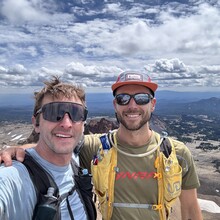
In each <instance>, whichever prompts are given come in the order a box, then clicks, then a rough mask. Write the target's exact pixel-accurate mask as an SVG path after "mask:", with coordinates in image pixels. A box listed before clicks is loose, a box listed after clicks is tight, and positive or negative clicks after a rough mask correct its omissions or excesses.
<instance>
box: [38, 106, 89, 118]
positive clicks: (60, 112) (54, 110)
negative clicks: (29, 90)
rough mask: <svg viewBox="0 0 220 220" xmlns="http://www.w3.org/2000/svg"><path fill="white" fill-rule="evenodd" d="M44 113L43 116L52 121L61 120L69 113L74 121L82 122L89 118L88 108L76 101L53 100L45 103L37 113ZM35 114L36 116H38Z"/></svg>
mask: <svg viewBox="0 0 220 220" xmlns="http://www.w3.org/2000/svg"><path fill="white" fill-rule="evenodd" d="M40 113H42V114H43V118H44V119H45V120H47V121H51V122H59V121H61V120H62V119H63V117H64V115H65V114H66V113H67V114H68V115H69V117H70V119H71V120H72V121H73V122H82V121H85V120H86V118H87V114H88V110H87V108H86V107H84V106H83V105H81V104H78V103H75V102H51V103H48V104H45V105H43V106H42V107H41V108H40V109H39V110H38V111H37V112H36V115H38V114H40ZM36 115H35V116H36Z"/></svg>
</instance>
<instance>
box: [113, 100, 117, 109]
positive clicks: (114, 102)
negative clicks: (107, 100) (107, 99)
mask: <svg viewBox="0 0 220 220" xmlns="http://www.w3.org/2000/svg"><path fill="white" fill-rule="evenodd" d="M116 104H117V103H116V100H115V99H113V106H114V108H115V109H116Z"/></svg>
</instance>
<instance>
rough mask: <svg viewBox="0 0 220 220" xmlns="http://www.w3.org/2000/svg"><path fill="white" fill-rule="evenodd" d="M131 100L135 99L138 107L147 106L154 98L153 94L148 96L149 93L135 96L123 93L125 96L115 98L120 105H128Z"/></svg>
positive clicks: (119, 95)
mask: <svg viewBox="0 0 220 220" xmlns="http://www.w3.org/2000/svg"><path fill="white" fill-rule="evenodd" d="M131 98H133V99H134V101H135V103H136V104H137V105H146V104H148V103H149V102H150V101H151V99H153V98H154V97H153V96H152V95H151V94H147V93H136V94H133V95H130V94H126V93H123V94H118V95H116V96H115V99H116V102H117V104H119V105H128V103H129V102H130V100H131Z"/></svg>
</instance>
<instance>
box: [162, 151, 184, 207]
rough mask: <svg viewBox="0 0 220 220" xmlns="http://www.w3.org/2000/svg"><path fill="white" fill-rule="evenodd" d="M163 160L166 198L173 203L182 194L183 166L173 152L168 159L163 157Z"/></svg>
mask: <svg viewBox="0 0 220 220" xmlns="http://www.w3.org/2000/svg"><path fill="white" fill-rule="evenodd" d="M163 162H164V164H163V169H164V172H163V182H164V199H165V201H166V202H168V203H171V202H172V201H173V200H174V199H175V198H177V197H179V196H180V194H181V185H182V167H181V166H180V165H179V163H178V161H177V159H176V157H174V156H173V154H172V153H171V155H170V157H169V158H168V159H167V158H165V157H163Z"/></svg>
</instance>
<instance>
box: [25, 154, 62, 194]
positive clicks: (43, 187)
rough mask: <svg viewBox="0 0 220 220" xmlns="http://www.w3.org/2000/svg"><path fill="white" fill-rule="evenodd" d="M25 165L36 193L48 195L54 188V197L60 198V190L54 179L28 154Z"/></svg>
mask: <svg viewBox="0 0 220 220" xmlns="http://www.w3.org/2000/svg"><path fill="white" fill-rule="evenodd" d="M23 164H24V165H25V166H26V168H27V170H28V172H29V174H30V177H31V180H32V182H33V184H34V186H35V189H36V192H37V194H38V193H41V194H44V195H46V194H47V190H48V188H49V187H53V188H54V195H55V196H58V194H59V190H58V187H57V185H56V183H55V181H54V180H53V177H52V176H51V175H50V174H49V173H48V172H47V171H46V170H45V169H44V168H43V167H42V166H41V165H40V164H39V163H38V162H37V161H35V160H34V158H33V157H32V156H31V155H30V154H29V153H28V152H26V154H25V158H24V161H23Z"/></svg>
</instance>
